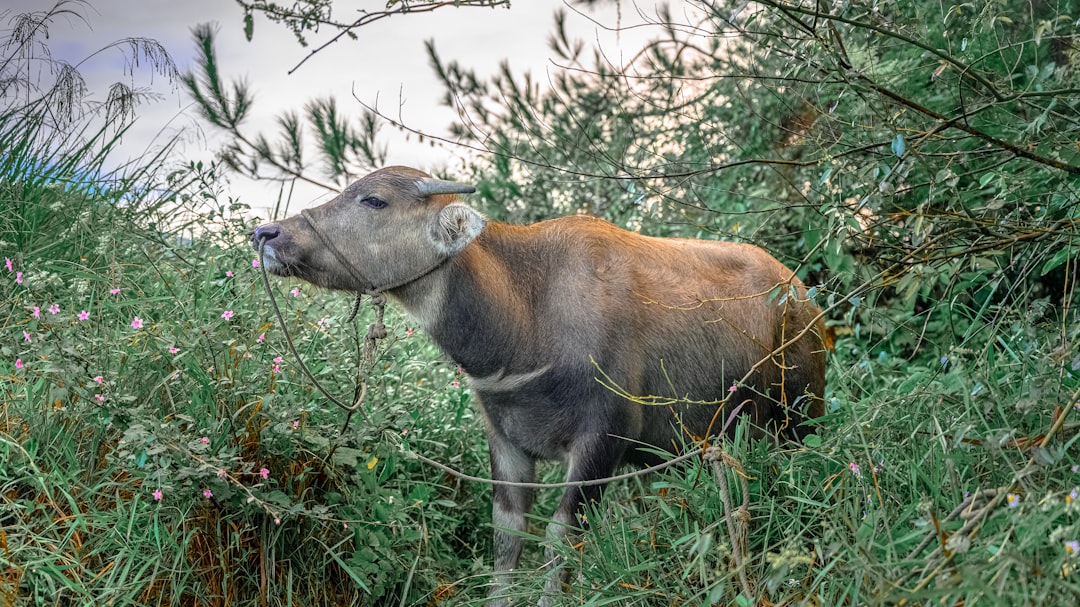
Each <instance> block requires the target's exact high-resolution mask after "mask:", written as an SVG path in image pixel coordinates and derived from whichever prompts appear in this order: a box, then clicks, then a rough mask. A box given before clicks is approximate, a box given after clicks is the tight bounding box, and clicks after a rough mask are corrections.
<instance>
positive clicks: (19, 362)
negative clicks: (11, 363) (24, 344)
mask: <svg viewBox="0 0 1080 607" xmlns="http://www.w3.org/2000/svg"><path fill="white" fill-rule="evenodd" d="M15 368H16V369H22V368H23V361H22V359H21V358H16V359H15Z"/></svg>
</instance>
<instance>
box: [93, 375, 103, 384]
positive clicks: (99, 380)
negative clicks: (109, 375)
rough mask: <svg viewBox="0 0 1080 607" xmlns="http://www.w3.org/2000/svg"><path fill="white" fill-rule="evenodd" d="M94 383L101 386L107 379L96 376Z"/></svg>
mask: <svg viewBox="0 0 1080 607" xmlns="http://www.w3.org/2000/svg"><path fill="white" fill-rule="evenodd" d="M94 381H96V382H97V383H99V384H100V383H104V382H105V378H104V377H102V376H100V375H96V376H94Z"/></svg>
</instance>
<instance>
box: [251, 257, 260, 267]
mask: <svg viewBox="0 0 1080 607" xmlns="http://www.w3.org/2000/svg"><path fill="white" fill-rule="evenodd" d="M251 267H253V268H257V267H259V260H258V259H252V260H251Z"/></svg>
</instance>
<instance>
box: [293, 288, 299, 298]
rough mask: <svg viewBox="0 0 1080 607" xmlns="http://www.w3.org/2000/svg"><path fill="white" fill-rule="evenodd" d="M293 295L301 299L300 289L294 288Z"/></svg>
mask: <svg viewBox="0 0 1080 607" xmlns="http://www.w3.org/2000/svg"><path fill="white" fill-rule="evenodd" d="M291 293H292V296H293V297H300V287H293V290H292V291H291Z"/></svg>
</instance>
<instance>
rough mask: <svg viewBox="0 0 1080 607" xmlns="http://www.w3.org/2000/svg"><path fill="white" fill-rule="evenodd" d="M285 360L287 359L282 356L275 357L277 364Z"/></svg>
mask: <svg viewBox="0 0 1080 607" xmlns="http://www.w3.org/2000/svg"><path fill="white" fill-rule="evenodd" d="M283 360H285V359H283V358H281V357H280V356H275V357H274V362H276V363H280V362H281V361H283Z"/></svg>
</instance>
